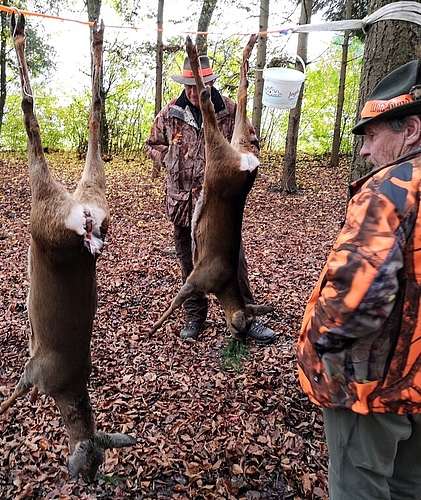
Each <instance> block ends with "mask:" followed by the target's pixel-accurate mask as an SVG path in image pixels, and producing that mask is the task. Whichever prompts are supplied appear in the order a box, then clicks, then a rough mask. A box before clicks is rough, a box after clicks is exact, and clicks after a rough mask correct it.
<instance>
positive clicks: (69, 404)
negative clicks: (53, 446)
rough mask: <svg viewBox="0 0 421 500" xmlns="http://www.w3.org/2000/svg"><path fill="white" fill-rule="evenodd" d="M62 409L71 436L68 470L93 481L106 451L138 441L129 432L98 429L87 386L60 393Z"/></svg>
mask: <svg viewBox="0 0 421 500" xmlns="http://www.w3.org/2000/svg"><path fill="white" fill-rule="evenodd" d="M54 400H55V402H56V404H57V406H58V407H59V409H60V413H61V416H62V417H63V420H64V423H65V426H66V429H67V431H68V432H69V438H70V452H71V455H70V457H69V463H68V467H69V472H70V474H71V476H73V477H77V476H78V475H79V473H81V474H82V477H83V479H84V480H85V481H86V482H88V483H90V482H92V481H94V480H95V478H96V475H97V471H98V467H99V466H100V465H101V464H103V463H104V460H105V450H106V449H110V448H122V447H124V446H131V445H134V444H135V443H136V439H135V438H133V437H131V436H128V435H126V434H121V433H114V434H106V433H103V432H96V429H95V421H94V416H93V413H92V407H91V402H90V400H89V394H88V391H87V389H86V388H84V387H83V388H81V389H80V391H79V392H76V393H75V392H68V393H61V394H59V395H56V396H55V397H54Z"/></svg>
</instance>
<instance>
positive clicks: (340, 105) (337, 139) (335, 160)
mask: <svg viewBox="0 0 421 500" xmlns="http://www.w3.org/2000/svg"><path fill="white" fill-rule="evenodd" d="M352 1H353V0H347V2H346V19H351V16H352ZM349 38H350V32H349V31H345V33H344V43H343V45H342V60H341V74H340V77H339V90H338V102H337V106H336V117H335V126H334V129H333V141H332V154H331V156H330V166H331V167H337V166H338V165H339V150H340V148H341V124H342V112H343V109H344V100H345V81H346V67H347V64H348V45H349Z"/></svg>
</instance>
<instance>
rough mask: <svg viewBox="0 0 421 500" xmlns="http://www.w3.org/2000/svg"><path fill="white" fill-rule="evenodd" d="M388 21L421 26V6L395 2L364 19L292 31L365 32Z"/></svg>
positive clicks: (298, 27)
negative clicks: (379, 22) (373, 25)
mask: <svg viewBox="0 0 421 500" xmlns="http://www.w3.org/2000/svg"><path fill="white" fill-rule="evenodd" d="M386 20H395V21H408V22H410V23H415V24H420V25H421V4H419V3H418V2H393V3H390V4H388V5H384V6H383V7H380V9H378V10H376V11H375V12H373V13H372V14H370V15H369V16H366V17H364V19H349V20H346V21H333V22H330V23H324V24H300V25H299V26H297V27H296V28H293V29H292V31H293V32H294V33H300V32H304V33H307V32H311V31H342V30H357V29H363V30H365V29H366V28H367V27H368V26H369V25H370V24H374V23H377V22H378V21H386Z"/></svg>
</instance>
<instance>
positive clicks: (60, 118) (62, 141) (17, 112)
mask: <svg viewBox="0 0 421 500" xmlns="http://www.w3.org/2000/svg"><path fill="white" fill-rule="evenodd" d="M20 104H21V96H20V94H19V95H18V94H16V93H13V94H9V95H8V96H7V100H6V109H5V121H4V124H3V128H2V133H1V138H0V145H1V148H2V149H3V150H12V151H23V150H25V149H26V144H27V136H26V132H25V128H24V125H23V115H22V112H21V107H20ZM84 109H85V110H86V105H85V106H84ZM35 112H36V115H37V118H38V121H39V124H40V128H41V136H42V143H43V147H44V148H48V149H50V150H52V151H56V150H67V149H69V148H72V147H74V143H73V142H72V139H74V137H75V135H74V134H75V129H74V122H73V120H72V117H74V116H75V114H74V112H73V109H72V106H71V105H70V106H65V105H62V104H60V102H59V99H58V98H56V97H51V96H50V95H48V94H43V93H40V94H39V95H36V96H35ZM86 125H87V119H86V121H85V128H86Z"/></svg>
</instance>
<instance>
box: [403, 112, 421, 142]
mask: <svg viewBox="0 0 421 500" xmlns="http://www.w3.org/2000/svg"><path fill="white" fill-rule="evenodd" d="M406 131H407V143H408V144H409V145H412V146H417V145H420V146H421V118H420V117H419V116H415V115H414V116H409V117H408V119H407V129H406Z"/></svg>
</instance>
